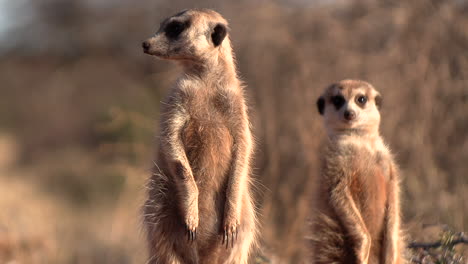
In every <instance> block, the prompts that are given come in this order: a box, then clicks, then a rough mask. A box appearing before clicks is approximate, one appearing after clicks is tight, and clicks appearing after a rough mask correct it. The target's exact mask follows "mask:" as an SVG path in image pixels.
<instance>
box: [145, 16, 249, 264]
mask: <svg viewBox="0 0 468 264" xmlns="http://www.w3.org/2000/svg"><path fill="white" fill-rule="evenodd" d="M172 21H180V22H184V23H187V24H186V25H189V26H188V27H187V28H186V29H185V30H184V31H183V32H182V33H181V34H180V35H179V37H178V38H177V39H172V40H171V39H168V37H167V36H166V35H168V33H165V32H164V30H166V31H167V29H165V28H166V27H167V25H168V24H169V23H171V22H172ZM187 21H189V22H187ZM220 25H221V26H220ZM216 26H218V29H219V30H221V31H220V32H221V34H222V29H223V28H224V29H227V22H226V20H224V19H223V18H222V17H221V15H219V14H218V13H216V12H214V11H212V10H187V11H184V12H181V13H179V14H177V15H175V16H173V17H170V18H168V19H166V20H165V21H163V23H162V24H161V28H160V30H159V31H158V32H157V33H156V35H155V36H154V37H153V38H151V39H149V40H147V41H146V42H145V43H144V44H143V46H144V49H145V52H146V53H148V54H151V55H156V56H158V57H160V58H163V59H171V60H176V61H177V62H179V63H180V64H182V66H183V68H184V74H183V75H182V76H181V77H180V78H179V79H178V81H177V83H176V85H175V86H174V87H173V88H172V89H171V91H170V94H169V96H168V99H167V100H166V101H165V102H164V104H163V109H162V111H161V135H160V148H159V154H158V156H157V159H156V161H155V166H154V170H153V176H152V177H151V181H150V186H149V198H148V200H147V202H146V205H145V223H146V227H147V231H148V241H149V250H150V260H149V263H158V264H159V263H173V264H176V263H242V264H244V263H247V260H248V257H249V253H250V252H251V250H252V247H253V245H254V241H255V232H256V229H255V226H256V225H255V221H256V220H255V212H254V205H253V201H252V195H251V191H250V176H249V174H250V158H251V152H252V148H253V142H252V136H251V132H250V128H249V120H248V115H247V107H246V103H245V100H244V95H243V87H242V85H241V83H240V81H239V80H238V78H237V74H236V69H235V64H234V60H233V53H232V49H231V44H230V40H229V37H228V36H225V37H222V36H221V37H222V42H221V43H220V44H219V45H218V46H216V45H215V38H216V37H218V40H219V38H220V37H219V36H214V34H217V33H216V30H215V29H214V28H215V27H216Z"/></svg>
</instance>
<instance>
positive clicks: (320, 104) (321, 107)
mask: <svg viewBox="0 0 468 264" xmlns="http://www.w3.org/2000/svg"><path fill="white" fill-rule="evenodd" d="M317 110H318V111H319V113H320V114H321V115H323V113H324V112H325V99H323V97H321V96H320V97H319V99H318V100H317Z"/></svg>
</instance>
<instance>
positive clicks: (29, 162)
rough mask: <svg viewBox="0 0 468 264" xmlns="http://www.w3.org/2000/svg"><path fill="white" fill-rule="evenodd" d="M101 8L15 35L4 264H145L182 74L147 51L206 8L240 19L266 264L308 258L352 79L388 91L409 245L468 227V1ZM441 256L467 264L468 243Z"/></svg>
mask: <svg viewBox="0 0 468 264" xmlns="http://www.w3.org/2000/svg"><path fill="white" fill-rule="evenodd" d="M91 2H92V1H88V2H86V1H73V2H67V4H63V3H64V2H63V1H59V0H40V1H31V3H30V5H28V6H29V7H30V8H32V10H35V14H36V15H35V16H34V17H35V20H33V21H32V22H31V24H28V25H26V26H24V27H21V28H17V29H15V31H13V32H11V34H10V35H9V36H11V38H9V39H8V41H10V43H9V44H11V45H10V46H11V47H12V48H11V49H8V50H6V51H5V52H4V53H3V54H2V55H0V56H1V59H0V83H1V84H0V89H1V96H0V134H1V135H2V136H1V139H0V208H1V210H0V263H52V264H53V263H77V264H81V263H122V264H124V263H143V262H144V259H145V254H146V250H145V248H144V243H143V241H144V235H143V234H142V230H141V225H140V224H139V221H140V219H139V206H140V204H141V201H142V199H143V197H144V192H145V188H144V182H145V178H146V177H147V176H148V175H149V171H148V170H147V168H149V167H150V165H151V155H152V153H153V151H154V150H153V141H154V135H155V133H157V130H158V128H157V126H156V124H157V120H158V109H159V103H160V100H161V98H162V97H163V96H164V95H165V94H166V92H167V89H168V88H169V87H170V83H171V82H173V81H174V79H175V77H176V76H177V73H178V69H177V68H176V67H175V66H173V65H171V64H169V63H166V62H161V61H156V60H154V59H152V58H150V57H148V56H145V55H144V54H143V53H142V52H141V49H140V41H141V40H143V39H145V38H146V37H148V36H149V35H150V34H152V33H153V32H154V31H155V30H156V28H157V26H158V22H159V20H160V19H161V18H163V17H165V16H167V15H168V14H172V13H175V12H177V11H178V10H180V9H184V8H190V7H211V8H215V9H216V10H218V11H219V12H221V13H222V14H223V15H224V16H225V17H226V18H228V20H229V21H230V23H231V38H232V40H233V42H234V49H235V52H236V54H237V61H238V65H239V70H240V74H241V76H242V78H243V79H244V80H245V81H246V83H247V84H248V88H247V94H248V97H249V101H250V105H251V106H252V107H251V109H252V110H251V116H252V122H253V127H254V134H255V136H256V140H257V152H256V158H255V169H254V173H255V179H256V181H257V182H258V184H257V193H258V199H257V200H258V208H259V213H260V215H261V221H262V223H263V224H262V227H263V229H262V232H261V239H262V252H261V253H259V256H258V257H257V262H260V263H263V262H268V261H270V262H271V263H300V262H301V260H303V257H304V252H303V249H302V248H301V244H303V243H302V239H303V234H304V232H305V230H306V224H305V223H306V220H307V215H308V194H309V190H310V187H311V182H312V179H313V178H314V177H315V173H316V171H317V158H318V156H319V155H320V152H319V151H318V146H319V143H320V139H321V138H322V137H323V135H324V134H323V131H322V125H321V121H320V118H319V116H318V114H317V113H316V108H315V100H316V98H317V96H318V95H319V93H320V92H321V91H322V89H323V88H324V87H325V85H327V84H328V83H330V82H332V81H336V80H339V79H343V78H361V79H365V80H368V81H369V82H371V83H373V84H374V85H375V87H377V89H379V90H380V91H381V92H382V94H383V97H384V108H383V111H382V120H383V121H382V129H381V130H382V134H383V136H384V138H385V139H386V140H387V142H388V143H389V144H390V146H391V147H392V149H393V151H394V153H395V154H396V157H397V160H398V163H399V164H400V165H401V169H402V174H403V176H404V179H403V186H404V193H403V207H404V219H405V223H406V226H407V228H408V231H409V232H408V233H409V240H410V241H413V240H418V241H419V240H424V239H428V241H435V240H438V239H442V240H443V239H445V240H443V241H448V240H447V238H446V237H447V236H449V237H450V236H455V235H457V234H458V233H457V232H455V231H453V233H450V232H452V231H449V230H456V231H463V230H467V229H468V178H467V175H468V165H467V164H466V161H467V160H468V140H467V139H468V138H467V137H468V118H467V110H468V108H467V105H468V104H467V103H468V3H467V2H466V1H460V0H457V1H456V0H453V1H452V0H446V1H442V0H415V1H404V0H386V1H376V0H375V1H373V0H368V1H349V2H346V3H342V2H341V1H330V2H326V1H325V2H326V3H328V4H303V3H302V1H291V2H289V1H276V3H275V2H268V1H232V2H225V3H219V2H218V1H196V2H194V1H182V0H175V1H171V4H168V3H165V2H162V1H149V0H148V1H139V2H137V4H136V3H134V2H133V1H117V2H118V3H117V4H114V5H110V6H107V5H105V4H103V5H102V6H100V7H93V8H92V7H91V5H87V4H86V3H91ZM102 2H104V3H105V1H102ZM72 3H73V4H72ZM7 44H8V43H7ZM427 224H429V225H440V224H444V225H447V226H448V228H445V229H437V231H432V232H428V231H427V229H422V226H423V225H427ZM447 232H448V233H447ZM428 233H431V234H432V235H433V236H432V237H431V238H427V237H425V236H426V235H427V234H428ZM441 234H442V235H441ZM444 245H445V244H444ZM440 250H442V251H443V250H446V251H444V252H448V253H441V254H442V255H443V254H446V255H450V254H451V253H450V252H452V253H453V254H454V255H455V260H456V257H457V256H461V255H463V254H465V259H464V260H461V261H460V262H459V263H463V262H462V261H465V263H466V258H467V257H466V252H465V253H463V251H464V250H465V251H466V246H465V247H464V246H462V245H458V246H456V247H448V246H444V247H442V248H441V249H440ZM425 252H428V251H425ZM418 254H419V255H418ZM421 254H422V255H421ZM424 254H429V253H424V252H423V253H421V252H420V251H416V252H412V253H411V252H410V253H409V255H410V258H412V259H413V260H414V262H415V263H456V262H449V261H448V259H447V261H446V262H436V260H435V258H436V257H437V256H435V257H434V258H433V259H432V260H431V261H434V262H428V261H429V258H430V257H426V259H425V260H424V261H426V262H424V261H423V259H422V257H423V255H424ZM434 254H436V253H434ZM431 258H432V257H431ZM418 261H419V262H418ZM439 261H440V260H439Z"/></svg>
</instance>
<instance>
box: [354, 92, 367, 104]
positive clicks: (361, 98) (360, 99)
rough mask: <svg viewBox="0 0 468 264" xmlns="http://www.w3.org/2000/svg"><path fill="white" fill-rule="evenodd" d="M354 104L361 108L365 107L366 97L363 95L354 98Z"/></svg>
mask: <svg viewBox="0 0 468 264" xmlns="http://www.w3.org/2000/svg"><path fill="white" fill-rule="evenodd" d="M356 102H357V103H358V104H359V105H361V106H363V105H365V104H366V103H367V97H366V96H364V95H360V96H358V97H356Z"/></svg>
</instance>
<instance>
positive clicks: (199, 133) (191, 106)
mask: <svg viewBox="0 0 468 264" xmlns="http://www.w3.org/2000/svg"><path fill="white" fill-rule="evenodd" d="M220 98H221V99H220ZM223 98H224V97H223V96H221V95H218V94H211V93H196V92H194V93H193V94H192V95H191V96H190V97H189V98H187V100H186V101H185V104H186V105H185V108H186V109H187V110H188V111H187V112H188V118H187V122H186V124H185V126H184V129H183V130H182V135H181V136H182V141H183V143H184V147H185V150H186V153H187V157H188V159H189V162H190V164H191V166H192V169H193V170H194V173H195V177H196V178H198V177H201V176H202V175H201V174H203V175H207V176H210V177H214V176H216V175H221V174H224V173H225V171H226V170H227V169H228V165H229V161H230V160H231V155H232V146H233V142H234V138H233V136H232V129H231V127H232V124H231V122H230V119H229V118H228V113H226V112H228V111H229V109H225V108H228V107H229V106H227V105H225V104H226V103H225V101H220V100H224V99H223ZM202 172H203V173H202Z"/></svg>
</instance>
